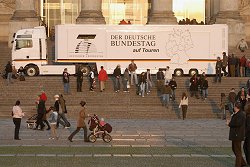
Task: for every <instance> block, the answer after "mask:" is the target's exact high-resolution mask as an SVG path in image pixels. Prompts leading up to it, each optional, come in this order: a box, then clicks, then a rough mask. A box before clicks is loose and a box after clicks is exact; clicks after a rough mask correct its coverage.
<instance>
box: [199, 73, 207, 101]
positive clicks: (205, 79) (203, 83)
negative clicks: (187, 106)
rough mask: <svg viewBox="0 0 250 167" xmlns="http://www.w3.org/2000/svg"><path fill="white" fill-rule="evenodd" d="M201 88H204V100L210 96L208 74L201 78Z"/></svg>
mask: <svg viewBox="0 0 250 167" xmlns="http://www.w3.org/2000/svg"><path fill="white" fill-rule="evenodd" d="M200 87H201V90H202V98H203V100H206V99H207V96H208V80H207V76H205V77H204V79H203V80H201V85H200Z"/></svg>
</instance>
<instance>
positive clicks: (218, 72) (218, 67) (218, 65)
mask: <svg viewBox="0 0 250 167" xmlns="http://www.w3.org/2000/svg"><path fill="white" fill-rule="evenodd" d="M221 69H222V61H221V59H220V57H217V62H216V65H215V72H216V76H215V82H217V81H218V79H219V82H221Z"/></svg>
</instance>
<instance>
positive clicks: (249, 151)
mask: <svg viewBox="0 0 250 167" xmlns="http://www.w3.org/2000/svg"><path fill="white" fill-rule="evenodd" d="M245 112H246V126H245V140H244V144H243V150H244V153H245V157H246V160H247V164H248V165H250V101H248V102H247V105H246V109H245Z"/></svg>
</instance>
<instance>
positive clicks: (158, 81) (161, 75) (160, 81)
mask: <svg viewBox="0 0 250 167" xmlns="http://www.w3.org/2000/svg"><path fill="white" fill-rule="evenodd" d="M163 85H164V73H163V72H162V69H160V68H159V70H158V72H157V73H156V87H157V95H158V96H160V95H161V88H162V86H163Z"/></svg>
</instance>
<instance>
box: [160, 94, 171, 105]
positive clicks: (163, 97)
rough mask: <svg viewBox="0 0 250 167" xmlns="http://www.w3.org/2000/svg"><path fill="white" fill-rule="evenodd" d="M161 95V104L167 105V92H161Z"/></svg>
mask: <svg viewBox="0 0 250 167" xmlns="http://www.w3.org/2000/svg"><path fill="white" fill-rule="evenodd" d="M161 97H162V105H163V106H165V107H168V104H169V94H163V95H161Z"/></svg>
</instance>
